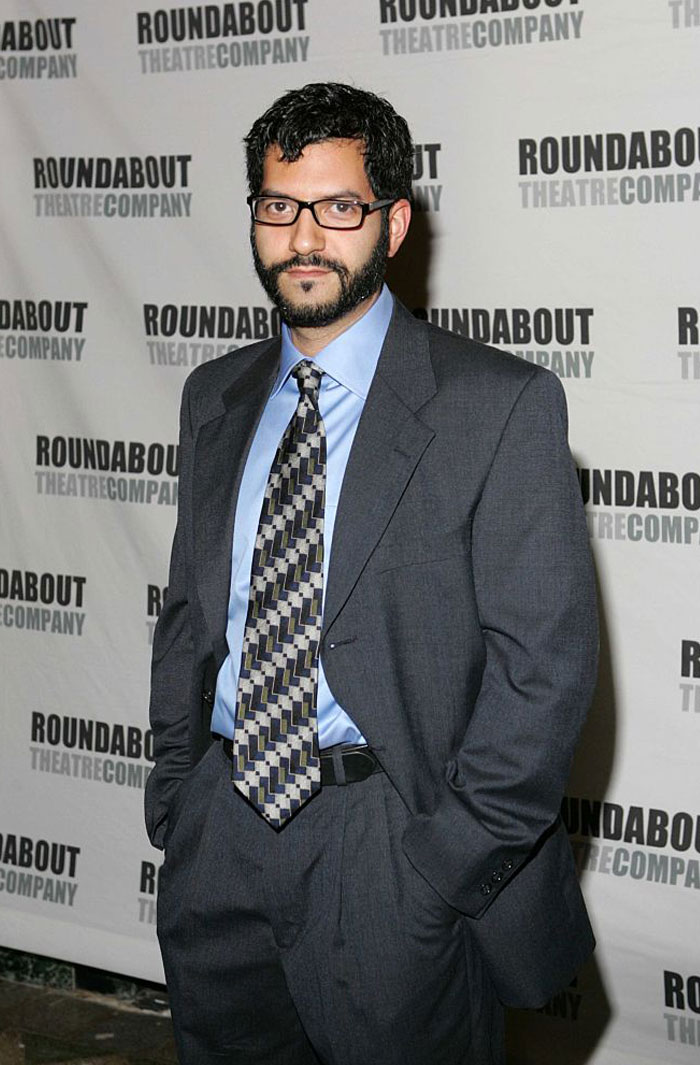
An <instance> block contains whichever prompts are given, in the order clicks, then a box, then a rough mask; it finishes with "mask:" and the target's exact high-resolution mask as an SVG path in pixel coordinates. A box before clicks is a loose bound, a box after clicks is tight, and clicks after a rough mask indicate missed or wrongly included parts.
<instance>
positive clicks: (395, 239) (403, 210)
mask: <svg viewBox="0 0 700 1065" xmlns="http://www.w3.org/2000/svg"><path fill="white" fill-rule="evenodd" d="M410 224H411V205H410V203H409V202H408V200H397V201H396V203H394V204H392V205H391V207H390V208H389V258H390V259H391V258H392V257H393V256H394V255H396V253H397V251H398V250H399V248H400V247H401V245H402V244H403V242H404V237H405V236H406V234H407V233H408V227H409V226H410Z"/></svg>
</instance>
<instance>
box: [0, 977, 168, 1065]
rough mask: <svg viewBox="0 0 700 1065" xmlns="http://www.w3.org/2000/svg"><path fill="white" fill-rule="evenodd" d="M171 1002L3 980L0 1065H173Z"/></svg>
mask: <svg viewBox="0 0 700 1065" xmlns="http://www.w3.org/2000/svg"><path fill="white" fill-rule="evenodd" d="M176 1061H177V1057H176V1055H175V1045H174V1042H173V1036H172V1027H171V1024H170V1014H169V1013H168V1011H167V1002H166V1001H165V999H164V997H159V996H158V993H157V992H153V991H151V992H150V993H144V995H143V996H142V998H141V1001H137V1002H124V1001H121V1000H120V999H118V998H112V997H108V996H105V995H102V994H95V993H93V992H89V991H67V990H57V989H56V988H48V987H35V986H32V985H30V984H26V983H19V982H15V981H14V980H2V979H0V1065H64V1063H65V1065H68V1063H70V1065H173V1063H175V1062H176Z"/></svg>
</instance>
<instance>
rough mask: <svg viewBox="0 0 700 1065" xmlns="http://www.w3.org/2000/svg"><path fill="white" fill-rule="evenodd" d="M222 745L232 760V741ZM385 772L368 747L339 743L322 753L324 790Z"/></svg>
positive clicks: (325, 748) (226, 741) (224, 742)
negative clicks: (333, 785) (334, 785)
mask: <svg viewBox="0 0 700 1065" xmlns="http://www.w3.org/2000/svg"><path fill="white" fill-rule="evenodd" d="M221 745H222V747H223V749H224V753H225V755H226V756H227V758H231V759H232V758H233V743H232V741H231V740H227V739H224V740H222V744H221ZM383 772H384V770H383V769H382V767H381V765H380V763H379V760H378V758H377V756H376V754H375V753H374V751H373V750H372V749H371V748H370V747H367V746H366V745H365V746H363V745H360V744H356V745H352V744H347V743H338V744H336V745H335V747H324V749H323V750H322V751H321V785H322V786H323V787H324V788H327V787H329V786H330V785H332V784H357V783H359V781H361V780H366V779H367V777H371V776H372V774H373V773H383Z"/></svg>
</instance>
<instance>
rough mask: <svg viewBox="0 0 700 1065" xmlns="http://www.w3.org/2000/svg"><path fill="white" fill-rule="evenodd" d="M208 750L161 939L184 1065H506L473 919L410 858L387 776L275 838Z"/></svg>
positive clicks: (332, 794)
mask: <svg viewBox="0 0 700 1065" xmlns="http://www.w3.org/2000/svg"><path fill="white" fill-rule="evenodd" d="M230 774H231V766H230V762H229V760H228V758H227V757H226V755H225V753H224V751H223V749H222V746H221V743H220V742H215V743H214V744H213V745H212V746H211V748H210V749H209V750H208V752H207V754H206V755H205V757H204V758H203V759H202V761H201V762H200V763H199V764H198V765H197V766H196V767H195V768H194V769H193V770H192V771H191V773H190V774H189V776H188V777H186V778H185V780H184V781H183V783H182V785H181V786H180V789H179V790H178V792H177V794H176V796H175V800H174V802H173V809H172V811H171V814H170V816H169V820H168V830H167V836H166V840H165V850H166V857H165V862H164V865H163V869H162V871H161V882H160V889H159V897H158V935H159V939H160V944H161V950H162V953H163V960H164V965H165V973H166V978H167V982H168V990H169V993H170V1001H171V1007H172V1014H173V1023H174V1027H175V1036H176V1041H177V1046H178V1053H179V1056H180V1062H181V1063H182V1065H223V1063H230V1065H319V1063H320V1065H503V1062H504V1060H505V1058H504V1051H503V1011H502V1007H501V1005H500V1003H499V1002H498V1000H497V999H496V996H495V994H494V992H493V988H492V986H491V983H490V980H489V978H488V975H487V973H486V971H485V969H484V965H483V963H482V961H481V958H480V956H479V954H478V952H477V948H476V946H475V945H474V943H473V942H472V940H471V937H470V931H469V922H468V919H467V918H465V917H463V916H462V915H461V914H459V913H458V912H457V911H456V910H454V909H453V908H452V907H451V906H450V905H449V904H448V903H446V902H445V901H444V900H443V899H442V897H441V896H440V895H438V894H437V893H436V892H435V891H434V889H433V888H432V887H431V886H430V885H429V884H428V883H427V881H426V880H425V879H424V878H423V877H422V876H421V875H420V874H419V873H418V872H417V871H416V870H415V869H414V868H413V867H412V866H411V864H410V862H409V861H408V859H407V858H406V856H405V855H404V853H403V851H402V848H401V837H402V834H403V831H404V829H405V827H406V824H407V823H408V820H409V816H410V815H409V812H408V810H407V809H406V807H405V805H404V803H403V801H402V800H401V798H400V796H399V794H398V792H397V791H396V790H395V788H394V787H393V785H392V784H391V781H390V780H389V778H388V777H387V776H386V774H384V773H376V774H374V775H373V776H371V777H368V778H367V779H366V780H364V781H361V782H358V783H353V784H348V785H345V786H332V787H324V788H322V789H321V791H320V793H319V794H318V795H316V796H315V797H314V798H313V799H311V800H310V801H309V802H308V803H307V804H306V806H305V807H303V808H302V809H301V810H300V811H299V812H298V813H297V815H296V816H295V817H294V818H293V819H292V820H291V821H290V822H289V823H288V824H287V825H286V826H285V828H284V829H282V831H280V832H277V831H275V830H274V829H273V828H271V827H270V826H269V825H268V824H267V822H265V821H264V820H263V819H262V817H261V816H260V815H259V814H258V813H257V812H256V811H255V810H254V809H253V808H252V807H251V806H250V805H249V804H248V803H247V802H246V801H245V799H243V798H242V797H241V796H240V795H239V794H238V792H236V790H235V789H234V787H233V784H232V783H231V779H230Z"/></svg>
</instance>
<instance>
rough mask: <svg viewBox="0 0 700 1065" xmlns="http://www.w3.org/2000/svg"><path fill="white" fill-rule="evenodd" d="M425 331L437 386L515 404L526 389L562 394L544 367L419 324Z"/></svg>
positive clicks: (555, 380) (497, 349)
mask: <svg viewBox="0 0 700 1065" xmlns="http://www.w3.org/2000/svg"><path fill="white" fill-rule="evenodd" d="M421 324H422V326H423V328H424V329H425V330H426V331H427V337H428V343H429V346H430V356H431V361H432V364H433V369H434V372H435V375H436V380H437V381H438V385H439V386H450V385H451V386H452V387H457V388H458V387H460V385H461V386H462V387H465V388H468V389H469V390H476V392H477V393H482V392H485V393H487V394H490V395H493V394H494V392H497V393H499V394H500V395H501V396H502V397H503V398H507V397H509V398H510V399H511V401H514V400H515V399H516V398H517V397H518V396H519V395H520V393H521V392H522V391H523V390H524V389H525V388H527V389H528V391H531V392H533V393H535V392H537V393H540V392H541V393H542V394H543V395H547V394H549V395H556V396H559V395H560V394H563V388H562V385H561V382H560V381H559V378H558V377H557V375H556V374H554V373H552V371H551V370H548V369H546V368H545V367H544V366H538V365H536V364H535V363H532V362H528V361H527V360H526V359H521V358H520V357H519V356H518V355H513V354H512V352H510V351H502V350H501V349H500V348H494V347H491V346H490V345H488V344H482V343H481V342H480V341H477V340H471V339H469V338H468V337H464V336H460V335H459V334H458V333H449V332H448V331H447V330H446V329H441V328H439V326H436V325H432V324H431V323H430V322H422V323H421Z"/></svg>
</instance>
